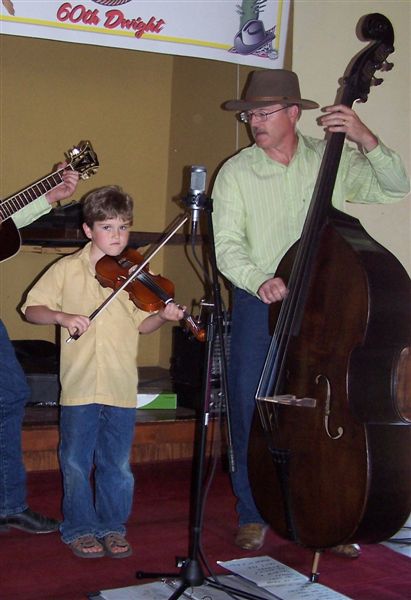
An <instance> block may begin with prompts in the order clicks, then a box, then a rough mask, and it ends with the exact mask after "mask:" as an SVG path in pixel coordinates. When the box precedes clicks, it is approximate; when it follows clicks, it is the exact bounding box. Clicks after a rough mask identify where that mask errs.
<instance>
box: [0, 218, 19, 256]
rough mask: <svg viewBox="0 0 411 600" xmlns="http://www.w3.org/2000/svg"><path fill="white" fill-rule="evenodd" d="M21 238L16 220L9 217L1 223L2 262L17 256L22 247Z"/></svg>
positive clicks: (0, 254)
mask: <svg viewBox="0 0 411 600" xmlns="http://www.w3.org/2000/svg"><path fill="white" fill-rule="evenodd" d="M20 244H21V238H20V233H19V230H18V229H17V227H16V225H15V224H14V221H12V220H11V219H7V221H4V223H1V225H0V262H3V261H4V260H7V259H8V258H11V257H12V256H15V255H16V254H17V252H18V251H19V249H20Z"/></svg>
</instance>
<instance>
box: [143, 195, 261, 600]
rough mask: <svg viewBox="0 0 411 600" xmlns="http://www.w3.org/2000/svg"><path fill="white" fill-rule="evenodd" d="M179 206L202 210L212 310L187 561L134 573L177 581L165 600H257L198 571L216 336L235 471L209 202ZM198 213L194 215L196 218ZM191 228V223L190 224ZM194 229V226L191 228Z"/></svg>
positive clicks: (198, 199) (193, 199)
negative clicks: (200, 593) (198, 598)
mask: <svg viewBox="0 0 411 600" xmlns="http://www.w3.org/2000/svg"><path fill="white" fill-rule="evenodd" d="M183 203H184V204H185V205H186V206H187V207H188V208H190V207H191V208H193V210H195V211H198V210H204V211H205V212H206V215H207V229H208V243H209V262H210V267H211V289H212V303H210V306H211V307H212V311H211V312H210V313H209V315H208V317H207V327H206V351H205V356H204V372H203V381H202V403H201V407H200V412H199V434H198V435H196V444H197V446H196V448H195V453H194V461H195V468H194V481H193V486H194V487H193V494H192V510H191V511H190V516H191V515H192V517H191V519H190V520H191V523H190V540H189V552H188V558H186V559H185V560H184V561H183V563H182V566H181V571H180V573H153V572H151V573H148V572H144V571H137V572H136V578H137V579H143V578H150V579H154V578H171V577H174V578H178V579H181V584H180V585H179V587H178V588H177V589H176V591H175V592H174V593H173V594H172V595H171V596H170V598H169V599H168V600H177V598H180V597H181V596H182V595H183V594H184V592H185V590H186V589H188V588H194V587H198V586H200V585H203V584H204V583H205V582H206V583H207V584H208V585H210V587H214V588H217V589H220V590H224V589H226V590H227V593H228V594H235V597H239V598H249V599H251V600H261V597H259V596H256V595H254V594H251V593H248V592H244V591H242V590H236V589H234V588H232V587H231V586H225V585H224V584H220V582H218V581H217V580H216V579H210V578H206V577H205V575H204V571H203V568H202V562H201V558H200V537H201V522H202V514H203V498H202V493H203V484H204V467H205V459H206V448H207V433H208V424H209V416H210V398H211V368H212V358H213V349H214V342H215V339H216V334H217V335H218V336H219V340H220V352H221V357H220V358H221V363H220V364H221V385H222V396H223V398H224V399H225V407H226V417H227V437H228V450H227V452H228V464H229V469H230V471H231V472H233V471H234V470H235V465H234V456H233V452H232V444H231V427H230V418H229V398H228V384H227V360H226V353H225V344H224V331H223V323H224V319H223V310H222V302H221V288H220V284H219V279H218V269H217V261H216V255H215V244H214V229H213V222H212V216H211V213H212V200H211V198H208V197H207V196H206V195H205V194H203V193H200V194H196V195H194V196H193V195H190V194H189V195H188V196H187V197H186V198H184V199H183ZM197 217H198V214H197V215H196V218H197ZM193 225H194V224H193ZM193 229H194V230H195V227H193Z"/></svg>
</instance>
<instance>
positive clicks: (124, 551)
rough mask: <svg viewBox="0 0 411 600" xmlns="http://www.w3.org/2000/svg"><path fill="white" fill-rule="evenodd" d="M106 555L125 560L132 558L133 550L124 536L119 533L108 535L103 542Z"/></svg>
mask: <svg viewBox="0 0 411 600" xmlns="http://www.w3.org/2000/svg"><path fill="white" fill-rule="evenodd" d="M102 542H103V544H104V548H105V549H106V555H107V556H111V558H125V557H126V556H130V554H131V553H132V549H131V546H130V544H129V543H128V541H127V540H126V538H125V537H124V535H122V534H121V533H118V532H113V533H109V534H107V535H106V536H105V537H104V538H103V540H102Z"/></svg>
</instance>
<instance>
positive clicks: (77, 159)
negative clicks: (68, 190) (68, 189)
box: [0, 141, 99, 262]
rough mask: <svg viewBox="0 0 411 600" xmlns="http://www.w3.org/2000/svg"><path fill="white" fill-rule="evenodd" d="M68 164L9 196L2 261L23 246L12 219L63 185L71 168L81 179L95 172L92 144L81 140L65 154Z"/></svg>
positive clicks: (0, 214)
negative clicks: (38, 199)
mask: <svg viewBox="0 0 411 600" xmlns="http://www.w3.org/2000/svg"><path fill="white" fill-rule="evenodd" d="M65 156H66V159H67V165H66V166H65V167H63V168H61V169H57V171H54V172H53V173H50V175H46V177H43V179H39V180H38V181H36V182H35V183H33V184H32V185H30V186H29V187H26V188H24V189H23V190H21V191H20V192H18V193H17V194H16V195H14V196H10V197H9V198H6V199H5V200H2V202H1V203H0V219H1V225H0V262H2V261H4V260H6V259H8V258H11V257H12V256H14V255H15V254H17V252H18V251H19V248H20V245H21V237H20V233H19V231H18V229H17V227H16V225H15V223H14V221H13V220H12V219H11V218H10V217H12V216H13V215H14V214H16V213H17V212H19V211H20V210H21V209H22V208H24V207H25V206H27V205H28V204H30V203H31V202H33V201H34V200H37V198H40V196H43V194H45V193H46V192H50V191H51V190H52V189H54V188H56V187H57V186H59V185H60V184H61V183H62V182H63V172H64V171H65V170H67V169H72V170H73V171H76V172H77V173H79V175H80V179H88V178H89V177H90V176H91V175H93V174H94V173H96V171H97V169H98V167H99V162H98V158H97V154H96V153H95V152H94V150H93V148H92V146H91V143H90V142H88V141H82V142H80V143H79V144H78V146H74V148H72V149H71V150H69V151H68V152H67V154H65Z"/></svg>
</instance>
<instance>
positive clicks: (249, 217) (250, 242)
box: [212, 132, 410, 295]
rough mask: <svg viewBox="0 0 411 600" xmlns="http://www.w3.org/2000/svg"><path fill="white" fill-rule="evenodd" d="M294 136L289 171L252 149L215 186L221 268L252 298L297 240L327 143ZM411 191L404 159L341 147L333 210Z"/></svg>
mask: <svg viewBox="0 0 411 600" xmlns="http://www.w3.org/2000/svg"><path fill="white" fill-rule="evenodd" d="M297 134H298V140H299V141H298V147H297V151H296V153H295V155H294V157H293V159H292V161H291V162H290V163H289V164H288V165H283V164H281V163H278V162H276V161H274V160H272V159H271V158H269V157H268V156H267V154H266V153H265V152H264V150H262V149H261V148H258V146H256V145H255V144H254V145H253V146H251V147H248V148H245V149H244V150H242V151H241V152H239V153H238V154H236V155H235V156H233V157H232V158H230V159H229V160H228V161H227V162H226V163H225V164H224V165H223V166H222V168H221V169H220V171H219V173H218V175H217V178H216V181H215V185H214V189H213V193H212V197H213V201H214V203H213V228H214V235H215V247H216V256H217V264H218V268H219V270H220V271H221V273H223V275H225V276H226V277H227V278H228V279H229V280H230V281H231V282H232V283H233V284H234V285H235V286H237V287H240V288H242V289H244V290H246V291H248V292H249V293H251V294H254V295H257V290H258V289H259V287H260V286H261V284H262V283H264V281H266V280H267V279H270V278H271V277H273V275H274V273H275V271H276V269H277V266H278V264H279V262H280V260H281V258H282V257H283V256H284V254H285V253H286V252H287V250H288V249H289V248H290V247H291V246H292V244H293V243H294V242H295V241H297V240H298V239H299V237H300V234H301V231H302V227H303V224H304V220H305V217H306V214H307V210H308V208H309V204H310V200H311V196H312V192H313V189H314V186H315V182H316V179H317V174H318V171H319V167H320V163H321V158H322V155H323V152H324V148H325V141H324V140H317V139H314V138H311V137H307V136H303V135H302V134H301V133H300V132H297ZM409 189H410V184H409V179H408V176H407V174H406V172H405V169H404V167H403V164H402V161H401V159H400V158H399V156H398V155H397V154H396V153H395V152H393V151H392V150H390V149H389V148H387V147H386V146H385V145H384V144H382V143H381V142H379V144H378V146H377V147H376V148H374V150H372V151H371V152H369V153H368V154H366V155H364V154H362V153H360V152H358V151H357V150H355V149H353V148H351V147H350V146H348V145H345V146H344V149H343V152H342V156H341V161H340V166H339V170H338V176H337V180H336V184H335V188H334V194H333V205H334V206H335V207H336V208H338V209H340V210H343V209H344V203H345V202H379V203H389V202H395V201H396V200H399V199H400V198H403V197H404V196H405V195H406V194H407V193H408V192H409Z"/></svg>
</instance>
